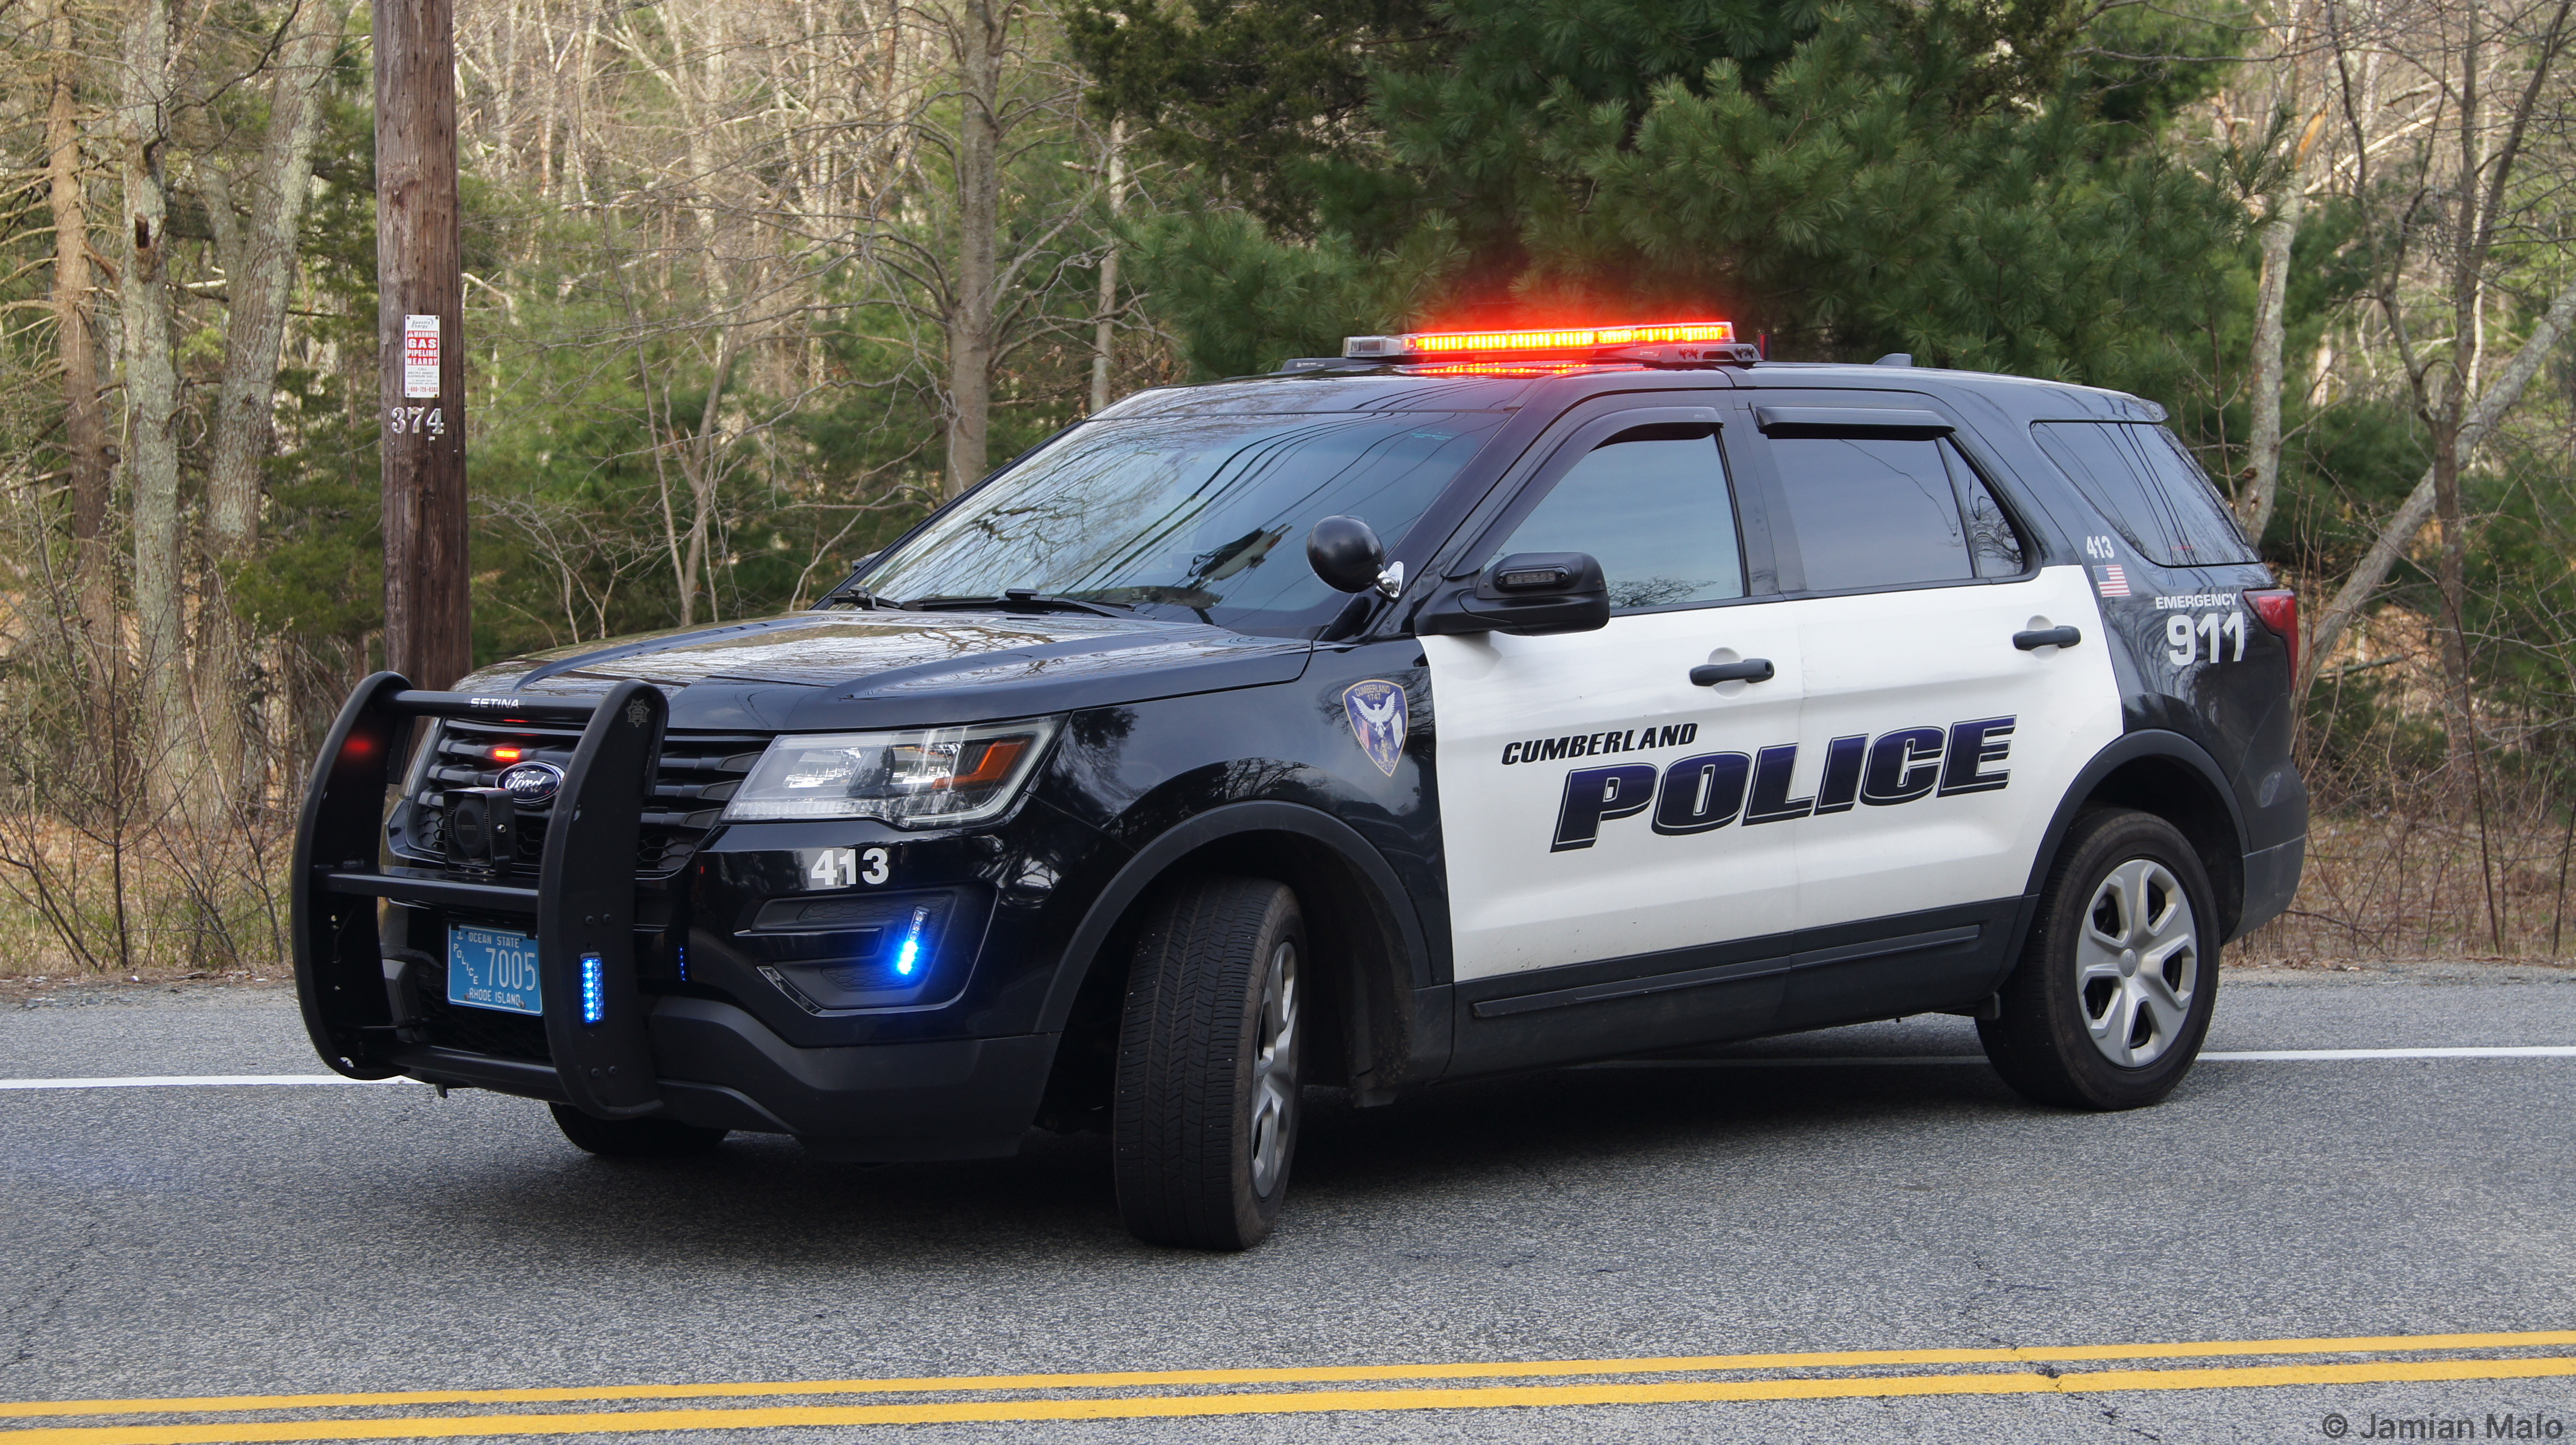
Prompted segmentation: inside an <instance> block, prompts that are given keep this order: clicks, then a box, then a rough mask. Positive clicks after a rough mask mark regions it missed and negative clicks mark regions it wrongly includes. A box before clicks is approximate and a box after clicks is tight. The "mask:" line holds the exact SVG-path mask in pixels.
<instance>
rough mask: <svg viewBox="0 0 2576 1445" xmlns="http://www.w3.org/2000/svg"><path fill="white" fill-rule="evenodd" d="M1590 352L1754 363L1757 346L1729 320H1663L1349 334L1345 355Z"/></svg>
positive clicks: (1604, 356)
mask: <svg viewBox="0 0 2576 1445" xmlns="http://www.w3.org/2000/svg"><path fill="white" fill-rule="evenodd" d="M1587 352H1588V353H1592V354H1593V355H1594V356H1596V357H1598V358H1599V359H1603V360H1630V361H1660V362H1707V361H1714V362H1737V363H1743V362H1750V361H1752V360H1754V359H1755V358H1756V352H1755V350H1754V348H1752V347H1750V346H1743V345H1739V344H1738V343H1737V342H1736V340H1735V324H1734V323H1733V322H1729V321H1659V322H1654V323H1651V324H1646V325H1626V326H1559V327H1548V328H1544V329H1535V330H1527V331H1408V332H1405V333H1403V334H1401V335H1397V336H1351V337H1345V338H1344V339H1343V341H1342V355H1343V356H1345V357H1361V358H1369V359H1383V360H1389V361H1397V360H1416V359H1429V358H1435V357H1436V358H1440V359H1443V360H1448V359H1457V360H1466V359H1469V358H1504V357H1513V358H1534V357H1537V356H1542V355H1544V356H1551V357H1566V356H1569V355H1571V354H1578V353H1587Z"/></svg>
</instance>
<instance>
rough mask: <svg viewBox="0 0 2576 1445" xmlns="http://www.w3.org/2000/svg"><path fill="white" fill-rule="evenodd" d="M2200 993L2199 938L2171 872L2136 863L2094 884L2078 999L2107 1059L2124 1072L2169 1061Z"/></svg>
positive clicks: (2078, 967) (2079, 954)
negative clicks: (2170, 1054)
mask: <svg viewBox="0 0 2576 1445" xmlns="http://www.w3.org/2000/svg"><path fill="white" fill-rule="evenodd" d="M2199 988H2200V932H2199V929H2198V928H2197V927H2196V926H2195V923H2194V920H2193V917H2192V911H2191V897H2190V895H2189V894H2186V893H2185V892H2184V891H2183V887H2182V880H2181V879H2179V878H2177V877H2175V876H2174V872H2173V870H2172V869H2170V868H2168V867H2166V866H2165V865H2164V864H2162V863H2159V862H2157V861H2156V860H2155V859H2153V858H2132V859H2130V860H2128V861H2127V862H2125V863H2122V864H2120V865H2119V866H2117V867H2115V868H2113V869H2112V870H2111V871H2110V872H2109V873H2108V874H2106V875H2105V876H2104V877H2103V879H2102V881H2101V882H2100V883H2099V884H2097V885H2095V887H2094V890H2093V898H2092V901H2091V902H2090V903H2088V904H2086V905H2085V908H2084V919H2083V927H2082V930H2081V932H2080V933H2079V935H2078V936H2077V939H2076V944H2075V997H2076V1004H2077V1007H2078V1008H2079V1009H2081V1010H2082V1012H2083V1015H2084V1028H2085V1032H2086V1033H2087V1034H2088V1035H2090V1036H2091V1038H2092V1040H2093V1047H2094V1048H2096V1049H2098V1050H2100V1051H2101V1054H2102V1057H2104V1058H2106V1059H2109V1060H2110V1061H2111V1062H2112V1063H2114V1064H2117V1065H2119V1066H2120V1067H2122V1068H2124V1069H2135V1068H2143V1067H2145V1066H2146V1065H2148V1064H2151V1063H2154V1062H2155V1061H2156V1060H2157V1059H2160V1058H2162V1057H2164V1055H2165V1053H2166V1051H2167V1050H2169V1049H2171V1048H2172V1047H2173V1045H2174V1042H2175V1040H2177V1039H2179V1038H2180V1037H2182V1028H2183V1021H2184V1020H2185V1019H2186V1018H2188V1017H2190V1014H2191V1005H2192V1000H2193V999H2194V998H2195V997H2197V996H2198V992H2199Z"/></svg>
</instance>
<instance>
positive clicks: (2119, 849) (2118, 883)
mask: <svg viewBox="0 0 2576 1445" xmlns="http://www.w3.org/2000/svg"><path fill="white" fill-rule="evenodd" d="M2218 928H2219V924H2218V908H2217V902H2216V899H2215V897H2214V896H2213V894H2212V893H2211V890H2210V886H2209V876H2208V874H2207V873H2206V872H2205V871H2203V869H2202V868H2201V866H2200V857H2199V855H2198V854H2196V853H2194V852H2193V851H2192V847H2191V844H2190V842H2189V841H2188V840H2186V839H2185V838H2184V837H2183V836H2182V834H2181V833H2180V832H2179V831H2178V830H2176V829H2175V827H2174V826H2173V825H2172V824H2171V823H2168V822H2166V821H2165V820H2164V819H2162V818H2159V817H2156V816H2155V815H2154V814H2152V813H2140V812H2134V811H2129V810H2122V809H2097V810H2094V811H2090V812H2087V813H2085V814H2083V815H2082V816H2080V817H2078V818H2077V819H2076V820H2075V823H2074V826H2072V827H2070V828H2069V829H2067V833H2066V841H2065V843H2064V844H2063V845H2062V846H2061V847H2060V848H2059V849H2058V854H2057V864H2056V866H2055V867H2053V868H2051V869H2050V870H2049V875H2048V883H2047V886H2046V887H2045V888H2044V889H2043V890H2042V891H2041V893H2040V898H2039V916H2038V918H2037V919H2035V920H2034V921H2033V923H2032V925H2031V932H2030V938H2029V940H2028V941H2027V942H2025V943H2024V944H2023V945H2022V954H2021V961H2020V963H2019V964H2018V965H2016V966H2015V968H2014V969H2013V974H2012V977H2011V978H2009V979H2007V980H2005V982H2004V986H2003V990H2002V993H2001V997H2000V1002H2001V1004H2002V1008H2001V1016H2000V1017H1998V1018H1995V1019H1992V1020H1985V1021H1980V1022H1979V1023H1978V1025H1977V1036H1978V1037H1979V1039H1981V1040H1982V1041H1983V1042H1984V1043H1985V1046H1986V1057H1987V1058H1988V1059H1990V1060H1992V1061H1993V1063H1994V1066H1995V1072H1997V1073H1999V1074H2001V1075H2003V1077H2004V1082H2005V1083H2007V1084H2010V1085H2012V1087H2013V1088H2014V1089H2015V1090H2017V1091H2019V1092H2020V1093H2021V1094H2022V1095H2023V1096H2024V1097H2026V1098H2029V1099H2031V1100H2033V1101H2035V1102H2038V1103H2042V1104H2057V1105H2062V1106H2064V1107H2066V1108H2070V1109H2135V1108H2139V1107H2141V1106H2144V1105H2147V1104H2153V1103H2157V1102H2159V1101H2161V1100H2162V1099H2163V1098H2164V1097H2165V1096H2166V1095H2167V1094H2170V1093H2172V1092H2173V1090H2174V1086H2175V1085H2177V1084H2179V1083H2181V1082H2182V1077H2183V1075H2184V1074H2187V1073H2189V1072H2190V1071H2191V1065H2192V1060H2193V1059H2195V1058H2197V1057H2199V1054H2200V1044H2201V1040H2202V1039H2203V1038H2204V1037H2206V1036H2207V1035H2208V1033H2209V1017H2210V1011H2211V1009H2212V1007H2213V1006H2214V1005H2215V1003H2216V1001H2217V995H2218Z"/></svg>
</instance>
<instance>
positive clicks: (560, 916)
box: [289, 672, 670, 1119]
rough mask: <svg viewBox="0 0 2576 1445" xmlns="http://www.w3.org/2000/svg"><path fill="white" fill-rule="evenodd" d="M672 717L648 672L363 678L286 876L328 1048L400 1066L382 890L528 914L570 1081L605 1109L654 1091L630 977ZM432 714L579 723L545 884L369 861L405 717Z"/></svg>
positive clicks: (408, 728) (326, 748) (631, 1112)
mask: <svg viewBox="0 0 2576 1445" xmlns="http://www.w3.org/2000/svg"><path fill="white" fill-rule="evenodd" d="M669 715H670V703H669V701H668V700H667V699H666V698H665V697H664V696H663V695H662V691H661V689H659V688H656V687H653V686H651V685H649V684H646V683H640V682H621V683H619V684H617V685H616V686H615V687H613V688H611V689H609V691H608V693H607V694H606V695H605V696H603V697H601V698H599V699H597V700H596V701H590V700H585V699H580V698H538V697H526V698H521V697H471V696H467V695H465V694H463V693H453V692H421V691H416V690H414V689H413V688H412V687H411V686H410V684H409V683H407V682H406V681H404V679H403V678H402V677H401V676H400V675H398V674H396V673H390V672H380V673H377V674H376V675H375V676H373V677H370V678H368V679H367V680H366V681H364V682H362V683H360V684H358V688H357V690H356V691H355V692H353V693H351V694H350V695H349V700H348V702H347V703H346V704H344V705H343V706H342V707H341V709H340V716H339V717H338V719H337V720H335V721H334V722H333V723H332V724H331V732H330V735H329V736H328V737H327V738H326V739H325V740H324V741H323V744H322V755H321V757H320V758H319V759H318V760H316V761H315V763H314V766H313V779H312V782H311V784H310V785H309V786H308V787H307V788H306V789H305V794H304V808H303V814H302V817H301V818H300V820H299V821H298V823H297V825H296V830H295V864H294V871H293V874H292V876H291V878H290V881H289V891H290V892H291V894H292V899H293V905H294V928H295V992H296V997H297V1000H298V1002H299V1003H301V1004H302V1006H303V1010H304V1027H305V1031H306V1032H307V1033H309V1034H310V1035H312V1038H313V1047H314V1049H315V1050H316V1051H317V1052H319V1053H320V1054H321V1056H322V1059H323V1062H325V1063H327V1064H329V1065H330V1066H331V1067H332V1068H333V1069H334V1070H336V1071H337V1072H339V1073H342V1074H345V1075H347V1076H348V1077H350V1078H353V1079H383V1078H390V1077H392V1076H393V1075H395V1074H397V1073H400V1072H402V1071H401V1069H400V1068H399V1067H397V1066H396V1064H395V1063H394V1061H393V1059H392V1057H391V1053H392V1050H394V1049H397V1048H399V1047H401V1046H400V1045H398V1044H396V1043H394V1042H393V1034H392V1024H393V1011H392V1002H391V1000H390V999H389V998H388V997H387V995H386V991H385V973H384V952H383V942H382V940H381V939H380V937H379V936H378V933H377V927H376V913H377V900H378V899H391V900H393V901H395V902H400V903H421V904H434V905H438V906H442V907H453V908H465V909H470V910H474V911H479V912H486V913H502V914H516V915H520V916H530V915H533V916H534V918H535V919H536V939H537V973H538V977H539V980H540V984H541V987H542V990H543V993H544V997H545V1001H546V1009H545V1028H546V1046H547V1049H548V1051H549V1052H550V1053H551V1054H552V1055H553V1059H554V1072H555V1075H556V1076H557V1077H558V1078H559V1079H560V1080H561V1081H562V1087H563V1092H564V1094H565V1096H566V1097H567V1098H569V1099H570V1101H571V1102H572V1104H573V1105H574V1107H576V1108H578V1109H580V1110H581V1111H582V1112H583V1113H585V1114H590V1115H593V1116H595V1117H598V1118H602V1119H627V1118H634V1117H636V1116H638V1115H642V1114H650V1113H652V1112H654V1111H655V1110H657V1109H660V1108H661V1107H662V1096H661V1091H660V1089H659V1088H658V1087H657V1086H656V1085H655V1083H654V1069H653V1053H652V1048H651V1046H650V1044H649V1043H648V1041H647V1039H646V1035H645V1029H644V1008H643V999H642V996H641V995H640V994H639V993H638V992H637V990H636V987H635V934H634V927H635V855H636V846H637V842H638V835H639V833H640V831H641V826H642V821H643V815H644V809H645V807H646V805H647V804H648V803H649V802H650V801H651V798H652V794H653V768H654V762H655V760H656V758H657V757H658V756H659V754H660V752H661V743H662V728H663V724H664V722H665V720H666V719H667V718H668V717H669ZM422 717H429V718H445V717H471V718H491V719H496V720H502V721H514V722H529V723H546V722H551V723H564V722H578V723H581V724H582V725H583V726H582V733H581V741H580V742H579V743H578V744H576V745H575V747H574V749H573V755H572V761H571V763H570V765H569V766H567V767H566V768H565V769H564V779H563V785H562V787H561V789H560V790H559V792H558V793H557V795H556V801H555V805H554V808H553V824H552V826H550V827H549V828H548V829H547V830H546V841H545V851H544V852H543V854H542V855H541V856H540V859H539V862H538V865H537V886H536V887H535V888H527V887H524V886H521V885H517V884H512V883H506V882H503V881H500V879H499V878H497V877H495V878H492V879H489V880H486V879H483V878H480V877H476V876H474V875H472V874H468V873H463V872H451V871H443V870H432V869H425V868H396V867H383V866H379V864H378V863H377V861H376V860H377V859H378V858H379V857H380V856H381V855H382V850H383V847H384V835H383V828H384V810H385V792H386V790H387V789H388V788H391V787H394V786H397V785H398V784H399V783H400V782H401V781H402V778H401V768H402V765H403V762H404V760H405V759H406V757H407V756H408V755H409V753H410V746H409V745H410V743H411V733H412V720H413V719H414V718H422Z"/></svg>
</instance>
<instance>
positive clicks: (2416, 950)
mask: <svg viewBox="0 0 2576 1445" xmlns="http://www.w3.org/2000/svg"><path fill="white" fill-rule="evenodd" d="M2482 833H2483V838H2482V837H2481V834H2482ZM2567 839H2568V835H2567V831H2566V826H2565V823H2564V822H2563V820H2558V819H2553V818H2550V817H2548V816H2547V815H2546V814H2538V813H2537V811H2536V810H2534V813H2533V815H2526V816H2523V817H2518V818H2504V819H2497V818H2492V817H2491V818H2490V819H2489V821H2488V825H2487V827H2486V828H2484V829H2483V830H2481V829H2480V828H2478V827H2477V826H2476V824H2475V822H2474V821H2471V822H2468V823H2450V822H2444V821H2440V820H2435V819H2426V818H2420V817H2411V816H2408V815H2406V814H2402V813H2379V814H2370V815H2344V816H2332V815H2328V816H2321V817H2319V818H2317V819H2316V820H2315V822H2314V823H2313V824H2312V825H2311V827H2310V829H2309V832H2308V864H2307V872H2306V874H2305V875H2304V876H2303V877H2302V878H2301V879H2300V882H2299V895H2298V898H2297V899H2296V900H2295V901H2294V902H2293V903H2292V905H2291V908H2290V911H2289V912H2288V913H2286V914H2284V915H2282V916H2281V917H2280V918H2279V919H2276V920H2275V921H2273V922H2271V923H2269V924H2266V925H2264V926H2263V927H2262V928H2260V929H2257V930H2255V932H2254V933H2252V934H2251V935H2249V936H2248V937H2247V938H2246V939H2245V941H2244V942H2243V943H2242V944H2240V945H2239V946H2238V950H2237V951H2238V953H2239V954H2240V956H2242V957H2244V958H2246V959H2249V960H2254V959H2264V960H2284V961H2288V960H2298V959H2309V958H2324V959H2348V958H2408V959H2423V958H2510V959H2517V960H2522V959H2534V960H2538V959H2553V958H2564V957H2566V956H2567V955H2568V951H2569V950H2570V949H2571V948H2576V918H2570V917H2569V916H2568V907H2567V905H2568V897H2567V885H2568V883H2569V878H2568V874H2567V863H2568V857H2567V851H2566V850H2567Z"/></svg>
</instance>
